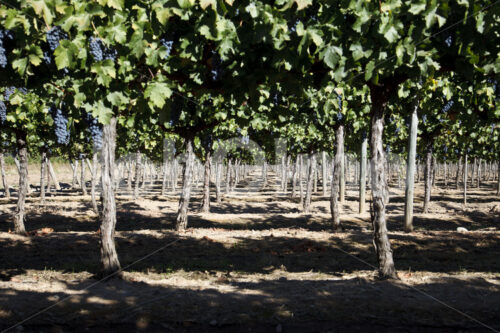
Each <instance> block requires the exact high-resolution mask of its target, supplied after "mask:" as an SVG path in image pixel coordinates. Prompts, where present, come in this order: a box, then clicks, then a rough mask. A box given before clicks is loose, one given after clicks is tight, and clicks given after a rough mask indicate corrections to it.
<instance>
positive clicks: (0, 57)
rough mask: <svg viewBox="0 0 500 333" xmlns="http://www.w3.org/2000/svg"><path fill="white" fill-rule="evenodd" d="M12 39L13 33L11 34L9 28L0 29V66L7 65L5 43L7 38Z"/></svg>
mask: <svg viewBox="0 0 500 333" xmlns="http://www.w3.org/2000/svg"><path fill="white" fill-rule="evenodd" d="M9 39H10V40H13V39H14V35H13V34H12V32H10V31H9V30H4V29H0V67H1V68H5V67H7V63H8V60H7V50H6V48H5V47H6V45H5V44H6V43H7V40H9Z"/></svg>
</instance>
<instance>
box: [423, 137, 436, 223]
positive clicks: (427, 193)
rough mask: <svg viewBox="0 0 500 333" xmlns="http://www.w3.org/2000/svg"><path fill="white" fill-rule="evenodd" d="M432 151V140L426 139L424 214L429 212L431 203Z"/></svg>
mask: <svg viewBox="0 0 500 333" xmlns="http://www.w3.org/2000/svg"><path fill="white" fill-rule="evenodd" d="M433 150H434V140H433V139H432V138H428V141H427V145H426V152H425V175H424V182H425V193H424V214H427V213H428V212H429V203H430V201H431V190H432V169H433V168H432V164H433V163H432V152H433Z"/></svg>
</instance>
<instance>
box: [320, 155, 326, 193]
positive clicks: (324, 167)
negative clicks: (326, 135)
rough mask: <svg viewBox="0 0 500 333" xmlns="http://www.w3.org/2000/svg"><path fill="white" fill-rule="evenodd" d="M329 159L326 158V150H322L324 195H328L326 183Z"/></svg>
mask: <svg viewBox="0 0 500 333" xmlns="http://www.w3.org/2000/svg"><path fill="white" fill-rule="evenodd" d="M326 163H328V162H327V160H326V152H325V151H324V152H321V185H322V187H323V196H324V197H326V184H327V177H328V175H327V174H328V170H327V168H328V166H327V165H326Z"/></svg>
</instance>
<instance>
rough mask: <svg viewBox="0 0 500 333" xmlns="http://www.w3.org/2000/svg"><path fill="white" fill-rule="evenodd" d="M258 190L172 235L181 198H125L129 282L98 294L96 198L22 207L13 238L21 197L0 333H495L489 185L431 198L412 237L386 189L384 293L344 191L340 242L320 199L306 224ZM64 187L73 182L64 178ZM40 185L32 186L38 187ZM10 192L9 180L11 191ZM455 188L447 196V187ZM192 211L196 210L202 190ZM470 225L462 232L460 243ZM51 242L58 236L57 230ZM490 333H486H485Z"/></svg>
mask: <svg viewBox="0 0 500 333" xmlns="http://www.w3.org/2000/svg"><path fill="white" fill-rule="evenodd" d="M273 180H274V179H272V180H271V182H270V185H269V187H268V188H266V189H264V190H259V180H258V178H250V179H248V180H247V181H246V182H243V183H242V184H241V187H240V188H237V189H236V191H235V192H234V193H233V194H231V195H227V196H225V197H224V200H223V202H222V203H221V204H215V203H213V204H212V213H210V214H197V213H192V214H191V216H190V218H189V226H190V228H189V229H188V230H187V231H186V232H184V233H181V234H176V233H174V231H173V224H174V221H175V211H176V207H177V201H176V200H177V197H176V196H175V194H174V193H170V194H169V195H168V196H166V197H161V196H158V195H157V194H155V193H156V191H157V190H158V189H157V186H158V185H157V184H156V185H155V186H156V187H151V186H148V187H147V188H146V190H145V191H144V192H143V195H142V198H141V199H139V200H132V199H131V198H130V196H129V195H128V193H126V192H125V191H123V189H122V190H121V191H120V192H119V195H118V222H117V232H116V240H117V248H118V254H119V257H120V261H121V263H122V266H123V267H124V271H125V273H124V278H123V279H122V280H110V281H103V282H98V281H97V280H96V279H94V277H93V276H94V274H95V273H96V272H98V270H99V235H98V233H97V230H98V228H99V226H98V222H97V220H96V219H97V217H96V216H95V214H94V213H92V211H91V210H90V197H83V196H81V195H79V194H78V193H77V192H76V191H71V190H63V191H62V192H60V193H58V194H57V196H56V195H53V196H49V197H48V198H47V202H46V204H45V205H44V206H41V205H40V202H39V199H38V198H37V197H36V193H34V194H33V196H31V197H30V198H29V200H28V209H29V212H28V218H27V221H26V227H27V229H28V230H30V231H33V230H40V229H43V228H47V229H44V230H45V231H46V232H43V233H40V234H38V235H34V236H31V237H25V236H17V235H13V234H11V233H9V229H10V228H12V227H11V226H12V221H11V215H12V213H13V211H14V208H15V199H12V200H11V201H9V202H7V201H6V199H0V200H1V203H2V204H1V206H0V207H1V211H0V213H1V214H2V215H1V216H0V280H1V281H0V329H7V328H9V327H11V326H12V325H15V324H16V323H19V322H21V321H23V320H25V319H26V318H29V317H31V316H33V315H35V314H37V313H38V312H39V311H41V310H44V309H46V308H47V307H50V308H49V309H48V310H46V311H44V312H43V313H40V314H38V315H36V316H33V317H32V318H31V319H29V320H28V321H26V322H23V323H22V324H21V326H20V327H16V328H15V329H14V331H15V330H20V329H21V330H23V331H36V332H40V331H43V332H46V331H47V332H59V331H61V332H62V331H82V332H85V331H98V332H110V331H118V330H119V331H123V332H129V331H130V332H135V331H155V332H168V331H189V332H230V331H231V332H233V331H245V332H248V331H255V332H281V331H282V332H304V331H307V332H337V331H338V332H358V331H359V332H363V331H370V332H387V331H405V332H427V331H436V332H438V331H439V332H458V331H461V332H468V331H484V332H487V331H490V328H496V329H497V330H499V329H500V242H499V241H500V231H499V230H500V216H499V214H498V212H493V211H491V212H490V210H491V208H492V207H494V206H496V205H498V204H499V203H500V200H499V198H498V197H497V196H495V191H494V190H493V188H494V184H493V183H483V184H482V187H481V188H480V189H477V188H471V189H470V191H469V199H468V205H467V206H466V207H464V206H463V205H462V204H461V202H462V197H461V192H460V191H457V190H455V189H454V186H451V185H450V186H449V187H448V188H444V186H443V184H441V183H440V182H438V183H437V186H436V187H435V188H434V191H433V196H432V201H433V203H432V204H431V207H430V213H429V214H426V215H423V214H421V213H420V212H421V206H422V184H418V186H417V191H416V192H417V198H416V215H415V227H416V230H415V232H413V233H411V234H406V233H404V232H403V231H402V221H403V217H402V214H403V212H402V210H403V199H404V192H403V191H402V190H401V189H399V188H397V184H393V185H395V186H391V188H390V192H391V201H390V203H389V205H388V213H389V222H388V227H389V230H390V239H391V243H392V247H393V250H394V260H395V262H396V268H397V269H398V272H399V277H400V280H399V281H378V280H377V279H376V278H375V273H374V267H375V266H376V258H375V255H374V251H373V246H372V240H371V239H372V232H371V226H370V222H369V221H370V216H369V213H368V212H366V213H364V214H358V213H357V206H358V203H357V187H356V186H355V184H351V183H348V192H347V201H346V202H345V204H343V205H342V207H343V218H342V223H343V225H344V228H345V230H344V231H343V232H339V233H334V232H332V230H331V222H330V215H329V202H328V198H327V197H321V196H320V193H321V192H319V193H318V195H315V196H314V198H313V209H312V212H311V213H310V214H303V213H301V210H300V206H299V204H298V199H297V198H290V195H285V194H283V193H280V192H278V191H277V190H276V189H277V185H276V184H275V183H274V182H273ZM62 181H63V182H64V181H68V179H67V177H66V178H65V179H63V180H62ZM35 182H36V180H35V179H33V183H35ZM11 184H12V182H11ZM452 185H453V184H452ZM194 194H195V195H194V198H193V200H192V211H193V212H196V211H197V209H198V207H199V202H200V192H199V188H198V189H197V191H195V192H194ZM457 227H465V228H467V229H468V230H469V232H466V233H459V232H457V231H456V229H457ZM52 230H53V231H52ZM488 327H489V328H488Z"/></svg>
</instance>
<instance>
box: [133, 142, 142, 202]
mask: <svg viewBox="0 0 500 333" xmlns="http://www.w3.org/2000/svg"><path fill="white" fill-rule="evenodd" d="M140 174H141V154H140V153H139V151H137V152H136V153H135V183H134V199H138V198H139V185H140V178H141V175H140Z"/></svg>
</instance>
